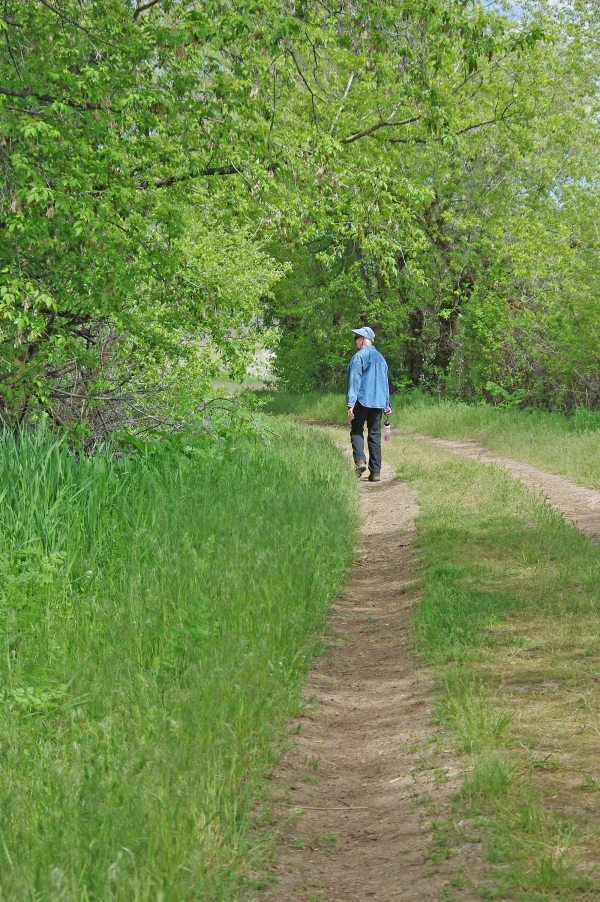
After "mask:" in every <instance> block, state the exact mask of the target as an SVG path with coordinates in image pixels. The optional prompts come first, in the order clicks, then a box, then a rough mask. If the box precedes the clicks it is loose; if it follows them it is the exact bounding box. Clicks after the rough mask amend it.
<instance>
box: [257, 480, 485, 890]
mask: <svg viewBox="0 0 600 902" xmlns="http://www.w3.org/2000/svg"><path fill="white" fill-rule="evenodd" d="M360 492H361V500H362V510H363V515H364V526H363V532H362V539H361V548H360V557H359V561H358V563H357V564H356V566H355V569H354V571H353V578H352V581H351V585H350V587H349V588H348V590H347V591H346V592H345V593H344V594H343V595H342V596H341V597H340V598H339V599H338V602H337V604H336V605H335V606H334V623H333V628H332V631H331V633H330V634H329V635H328V637H327V638H328V647H327V650H326V652H325V654H324V655H323V657H322V658H319V659H317V660H316V661H315V663H314V667H313V672H312V674H311V677H310V679H309V684H308V686H307V690H306V698H307V699H311V701H310V704H309V706H308V708H307V711H306V714H305V716H303V717H302V718H300V719H299V721H298V727H299V734H298V737H297V744H296V747H295V748H294V750H293V751H292V752H290V753H289V754H288V755H287V756H286V757H285V758H284V759H283V761H282V762H281V764H280V766H279V768H278V773H277V774H276V778H275V792H276V796H277V799H276V816H277V818H279V819H280V822H279V825H278V826H279V832H280V836H281V841H280V845H279V848H278V854H277V858H276V862H275V866H274V873H273V877H274V882H273V885H272V886H271V887H270V889H269V890H268V892H267V893H266V894H265V895H263V896H262V898H263V899H265V898H267V899H269V900H274V902H291V900H294V902H296V900H303V902H362V900H367V899H368V900H376V902H391V900H405V902H408V900H416V899H427V900H430V902H435V900H438V899H441V898H442V897H444V887H445V886H447V884H448V883H449V882H450V880H451V878H452V876H454V875H455V874H456V873H457V870H458V869H459V868H460V867H461V865H462V866H463V867H464V866H466V868H467V869H468V872H469V873H470V874H474V873H476V871H477V870H478V868H479V866H480V865H479V849H480V847H479V846H477V845H472V844H467V845H465V846H464V847H461V848H460V849H458V850H453V852H452V854H451V855H450V858H449V859H447V860H443V861H442V862H441V863H439V864H436V854H435V848H436V844H435V837H436V825H435V818H436V816H439V814H440V813H441V811H442V809H443V808H444V806H445V805H446V804H447V801H448V799H449V798H450V796H452V795H453V794H454V793H455V792H456V791H457V789H458V785H459V784H458V778H459V765H458V763H457V761H456V760H455V759H453V757H452V753H451V751H449V750H448V749H445V748H443V747H440V744H439V742H437V743H436V742H435V741H434V734H433V730H432V726H431V719H430V715H431V702H432V687H431V676H430V674H429V673H428V672H427V670H426V669H425V668H424V667H423V666H421V665H419V664H418V663H417V658H416V655H415V654H414V650H413V648H412V645H411V634H410V623H411V617H412V606H413V603H414V601H415V595H414V589H413V586H412V580H413V577H414V573H413V567H414V560H415V552H414V550H413V548H412V545H411V540H412V538H413V536H414V523H413V519H414V516H415V514H416V513H417V511H418V508H417V506H416V503H415V495H414V493H413V492H412V491H411V490H410V489H409V488H408V487H407V486H406V485H405V484H404V483H403V482H401V481H400V480H398V479H395V478H394V473H393V471H392V468H391V467H389V466H386V465H385V464H384V467H383V470H382V481H381V482H380V483H379V484H372V483H368V482H367V481H366V480H364V479H363V480H361V485H360ZM438 739H439V737H438ZM440 857H442V858H443V856H440ZM460 898H461V902H462V900H465V899H470V898H471V896H470V894H469V892H468V891H465V890H463V891H461V894H460Z"/></svg>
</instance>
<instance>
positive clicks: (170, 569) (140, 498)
mask: <svg viewBox="0 0 600 902" xmlns="http://www.w3.org/2000/svg"><path fill="white" fill-rule="evenodd" d="M277 431H278V432H279V433H280V436H281V437H280V438H276V437H274V436H271V437H270V438H269V442H268V444H263V443H262V442H261V441H260V440H259V439H258V438H256V437H254V438H253V437H249V436H245V435H243V434H240V435H237V436H236V435H234V436H232V437H231V438H230V440H229V441H228V442H227V444H225V445H220V446H219V445H215V446H208V445H206V446H202V445H201V446H200V447H199V448H198V449H197V451H194V450H193V449H192V451H191V452H190V455H189V456H188V457H181V456H174V457H170V458H169V459H163V457H162V455H160V454H158V455H156V454H155V455H150V456H146V457H144V456H139V455H135V456H132V457H124V458H121V459H120V460H118V459H115V458H114V456H113V455H111V454H109V453H108V452H107V453H106V454H104V455H98V456H96V457H94V458H92V459H89V460H87V459H85V458H82V457H77V456H75V455H74V454H72V453H70V452H69V451H68V449H67V448H66V447H65V446H64V445H61V444H59V443H57V442H55V441H54V440H53V439H52V438H51V437H49V436H43V435H42V436H37V437H35V436H33V437H32V436H27V435H24V436H22V437H21V438H20V439H16V440H15V439H14V438H13V437H11V436H7V435H5V436H4V437H3V439H2V442H3V446H2V449H3V457H2V458H1V459H0V494H2V493H4V494H3V500H2V508H1V510H2V517H3V523H2V525H1V526H0V555H1V558H0V572H1V575H2V578H3V588H2V595H1V596H0V627H1V630H2V646H1V650H0V651H1V653H0V748H1V752H2V754H1V756H0V799H1V806H2V809H1V818H0V897H1V898H2V899H3V900H4V899H6V900H10V902H17V900H18V902H21V900H23V899H30V898H31V899H34V898H35V899H38V900H42V902H44V900H53V902H54V900H56V899H61V900H63V899H64V900H67V902H71V900H73V902H74V900H78V902H79V900H84V899H86V900H102V902H104V900H115V902H116V900H123V902H125V900H126V902H131V900H153V902H154V900H156V899H160V898H162V899H164V900H180V899H181V900H183V899H185V900H190V899H209V898H210V899H211V900H229V899H237V898H239V894H240V892H242V891H243V887H244V886H248V883H249V881H251V880H252V879H254V875H255V874H256V873H259V872H260V868H261V865H262V863H263V861H264V855H265V854H266V853H267V852H268V849H267V848H266V847H265V841H266V840H265V836H264V834H263V833H260V832H257V831H253V830H252V822H253V815H252V812H253V807H254V806H255V805H256V803H257V799H258V798H259V797H260V792H261V787H262V786H263V781H264V779H265V776H266V774H267V773H268V770H269V768H270V767H271V766H272V765H273V763H274V761H275V760H276V758H277V755H278V749H279V748H280V746H281V742H282V741H283V738H284V735H285V725H286V723H287V721H288V718H289V717H290V716H291V715H292V714H293V713H295V711H296V710H297V706H298V703H299V687H300V684H301V681H302V678H303V674H304V673H305V671H306V668H307V665H308V660H309V658H310V654H311V647H312V642H313V637H314V635H315V630H316V629H317V628H318V625H319V623H320V622H321V620H322V617H323V615H324V612H325V611H326V609H327V605H328V602H329V600H330V599H331V598H332V597H333V596H334V595H335V593H336V591H337V590H338V588H339V586H340V583H341V581H342V580H343V578H344V575H345V573H346V571H347V568H348V565H349V562H350V559H351V554H352V538H353V529H354V525H355V519H356V511H355V509H354V500H355V491H354V483H353V480H352V475H351V474H350V472H349V469H348V467H347V465H346V463H345V462H344V461H343V460H342V459H341V457H340V455H338V454H337V453H336V452H335V451H334V450H333V449H332V448H331V446H330V445H329V444H328V443H327V442H325V441H324V440H322V439H321V438H320V437H317V436H313V435H310V434H308V432H307V431H306V430H302V428H301V427H297V426H292V425H290V424H285V423H282V424H280V426H278V429H277Z"/></svg>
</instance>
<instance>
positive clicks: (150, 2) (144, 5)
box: [133, 0, 161, 22]
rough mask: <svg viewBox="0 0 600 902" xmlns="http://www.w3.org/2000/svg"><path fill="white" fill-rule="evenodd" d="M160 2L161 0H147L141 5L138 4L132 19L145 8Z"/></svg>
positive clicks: (144, 10)
mask: <svg viewBox="0 0 600 902" xmlns="http://www.w3.org/2000/svg"><path fill="white" fill-rule="evenodd" d="M160 2H161V0H149V2H148V3H142V5H141V6H138V8H137V9H136V11H135V12H134V14H133V21H134V22H135V20H136V19H137V17H138V16H139V15H140V13H144V12H146V10H147V9H151V8H152V7H153V6H156V5H157V4H158V3H160Z"/></svg>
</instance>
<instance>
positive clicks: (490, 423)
mask: <svg viewBox="0 0 600 902" xmlns="http://www.w3.org/2000/svg"><path fill="white" fill-rule="evenodd" d="M258 396H259V397H266V398H268V399H269V400H268V401H267V404H266V405H265V408H264V409H265V410H266V411H267V412H268V413H276V414H286V413H287V414H293V415H294V416H295V417H297V418H298V419H301V420H307V421H317V422H321V423H324V424H337V425H346V423H347V421H348V418H347V416H346V406H345V400H344V396H343V395H336V394H326V393H324V392H309V393H306V394H298V395H292V394H288V393H286V392H275V393H268V392H265V393H262V392H258ZM392 407H393V410H394V413H393V415H392V417H391V420H392V430H393V431H395V430H398V431H400V432H421V433H425V434H426V435H431V436H434V437H436V438H444V439H475V440H476V441H478V442H480V443H481V444H482V445H485V446H486V447H487V448H490V449H491V450H493V451H497V452H498V453H499V454H503V455H506V456H508V457H514V458H517V459H518V460H522V461H526V462H527V463H530V464H533V465H534V466H537V467H540V468H541V469H543V470H548V471H549V472H551V473H557V474H559V475H563V476H566V477H568V478H569V479H572V480H574V481H575V482H579V483H581V484H582V485H587V486H591V487H594V488H600V412H598V411H587V410H579V411H576V412H575V413H574V414H573V415H572V416H568V417H567V416H564V415H563V414H560V413H547V412H545V411H541V410H537V411H536V410H519V409H516V408H511V407H494V406H492V405H491V404H464V403H462V402H459V401H438V400H437V399H435V398H433V397H431V396H430V395H424V394H422V393H421V392H417V391H415V392H409V393H407V394H396V395H393V396H392Z"/></svg>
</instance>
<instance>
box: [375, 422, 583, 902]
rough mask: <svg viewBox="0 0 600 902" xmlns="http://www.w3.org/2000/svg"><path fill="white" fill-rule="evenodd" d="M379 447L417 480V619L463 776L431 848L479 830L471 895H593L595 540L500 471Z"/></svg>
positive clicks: (415, 448) (461, 879)
mask: <svg viewBox="0 0 600 902" xmlns="http://www.w3.org/2000/svg"><path fill="white" fill-rule="evenodd" d="M386 458H387V460H388V462H390V463H391V464H392V465H394V466H395V467H396V468H397V470H398V472H399V474H400V475H401V476H403V477H404V478H406V479H407V480H408V482H409V483H410V484H411V485H412V486H414V487H415V488H416V489H417V490H418V492H419V504H420V507H421V514H420V516H419V518H418V521H417V524H418V530H419V537H420V538H419V542H420V544H421V546H422V555H423V558H422V562H423V580H424V597H423V601H422V603H421V604H420V607H419V609H418V611H417V613H416V617H415V629H416V632H417V635H418V637H419V639H420V642H421V647H422V649H423V651H424V654H425V655H426V657H427V658H428V659H429V660H430V661H431V662H432V663H433V664H434V665H435V666H436V669H437V673H438V674H439V677H440V687H441V688H440V695H439V706H438V711H439V718H440V726H441V727H442V729H444V730H448V731H450V733H452V734H453V735H454V736H455V738H456V742H457V745H458V748H459V751H460V752H461V753H462V754H463V755H464V756H465V759H466V761H465V763H466V766H467V773H468V776H467V779H466V781H465V783H464V786H463V788H462V791H461V793H460V795H459V796H458V797H457V798H456V799H455V801H454V811H453V817H452V818H451V820H450V821H449V822H446V823H441V824H438V825H437V830H436V835H437V837H438V849H437V850H436V854H438V855H439V854H447V853H448V852H449V850H450V848H451V847H452V846H453V845H457V844H460V843H461V842H483V846H484V860H485V862H486V868H485V877H484V878H483V882H482V883H480V884H479V887H478V889H479V893H480V895H481V896H482V897H483V898H485V899H503V900H509V899H510V900H520V902H526V900H527V902H533V900H555V899H561V900H569V899H582V898H590V899H592V898H594V899H596V898H600V874H599V873H597V871H596V866H597V864H598V862H599V861H600V828H599V825H598V819H597V811H598V801H599V800H600V754H599V753H598V741H599V740H598V737H599V735H600V732H599V731H600V680H599V664H600V580H599V578H598V577H599V575H600V549H598V548H597V547H595V546H593V545H591V544H590V542H589V541H588V539H587V538H585V537H584V536H582V535H581V534H580V533H578V532H577V531H576V530H575V529H574V528H573V527H572V526H570V525H569V524H567V523H566V522H565V521H564V519H563V518H562V517H561V516H560V514H559V513H557V512H556V511H554V510H553V509H552V508H550V507H549V506H548V505H547V504H545V503H544V502H543V501H542V500H541V499H539V498H537V497H536V496H535V495H534V494H532V493H531V492H529V491H527V490H526V489H525V488H524V487H523V486H521V485H520V484H519V483H517V482H515V481H514V480H513V479H512V478H511V477H510V476H509V475H508V474H507V473H506V471H504V470H502V469H500V468H495V467H489V466H486V465H483V464H480V463H477V462H473V461H465V460H462V459H457V458H456V457H455V456H453V455H450V454H447V453H444V452H442V451H439V450H437V449H432V448H430V447H428V446H424V445H423V444H422V443H419V442H418V440H416V439H411V438H406V437H404V438H402V439H398V438H397V439H396V440H395V441H394V443H393V444H392V445H391V447H387V448H386ZM468 882H469V875H467V874H465V875H462V876H461V875H460V874H458V875H457V878H456V880H455V886H454V888H453V889H451V890H449V893H448V897H449V898H457V899H460V895H461V891H460V887H461V884H462V885H466V884H468Z"/></svg>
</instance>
